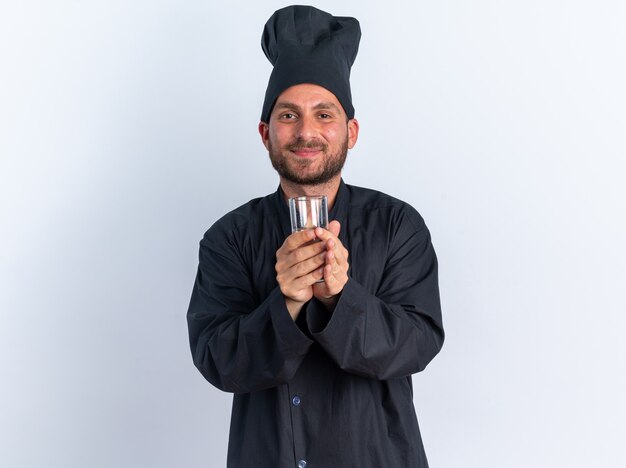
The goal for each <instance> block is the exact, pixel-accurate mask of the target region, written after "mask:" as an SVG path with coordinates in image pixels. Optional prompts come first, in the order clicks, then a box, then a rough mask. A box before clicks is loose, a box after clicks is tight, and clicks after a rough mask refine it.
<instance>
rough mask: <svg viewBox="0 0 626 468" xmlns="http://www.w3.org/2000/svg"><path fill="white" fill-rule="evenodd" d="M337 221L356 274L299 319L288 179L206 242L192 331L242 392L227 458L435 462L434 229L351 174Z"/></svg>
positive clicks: (235, 461) (345, 465) (309, 463)
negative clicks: (427, 434) (285, 291)
mask: <svg viewBox="0 0 626 468" xmlns="http://www.w3.org/2000/svg"><path fill="white" fill-rule="evenodd" d="M330 219H331V220H332V219H336V220H338V221H339V222H340V223H341V232H340V234H339V239H340V240H341V242H342V243H343V245H344V246H345V248H346V249H347V250H348V252H349V263H350V269H349V271H348V276H349V279H348V282H347V284H346V285H345V287H344V289H343V291H342V292H341V295H340V297H339V301H338V302H337V305H336V307H335V309H334V311H333V312H332V313H328V312H327V311H326V309H325V308H324V306H323V305H322V304H321V303H320V302H318V301H317V300H316V299H312V300H311V301H309V302H308V303H307V304H306V305H305V307H304V308H303V310H302V312H301V313H300V316H299V318H298V320H297V321H296V322H295V323H294V321H293V320H292V319H291V316H290V315H289V313H288V311H287V308H286V305H285V299H284V297H283V296H282V294H281V291H280V289H279V287H278V284H277V282H276V271H275V264H276V251H277V250H278V248H279V247H280V246H281V245H282V244H283V242H284V240H285V238H286V237H287V236H288V235H289V234H290V223H289V210H288V206H287V204H286V202H285V199H284V195H283V192H282V190H281V189H280V188H279V189H278V191H276V193H274V194H272V195H268V196H266V197H263V198H257V199H254V200H251V201H250V202H248V203H246V204H245V205H243V206H241V207H239V208H237V209H236V210H234V211H232V212H230V213H228V214H227V215H225V216H224V217H223V218H221V219H220V220H219V221H217V222H216V223H215V224H214V225H213V226H212V227H211V228H210V229H209V230H208V231H207V232H206V234H205V235H204V238H203V239H202V241H201V242H200V264H199V267H198V273H197V277H196V281H195V285H194V288H193V293H192V296H191V303H190V306H189V311H188V315H187V319H188V325H189V336H190V342H191V351H192V355H193V360H194V363H195V365H196V366H197V368H198V369H199V370H200V372H201V373H202V375H203V376H204V377H205V378H206V379H207V380H208V381H209V382H211V383H212V384H213V385H215V386H216V387H217V388H219V389H221V390H224V391H227V392H232V393H234V397H233V407H232V417H231V428H230V442H229V447H228V467H229V468H252V467H263V468H304V467H306V468H352V467H354V468H357V467H358V468H409V467H410V468H424V467H427V466H428V462H427V460H426V455H425V453H424V448H423V446H422V441H421V436H420V432H419V428H418V423H417V418H416V415H415V409H414V406H413V389H412V384H411V374H413V373H416V372H419V371H421V370H423V369H424V368H425V367H426V365H427V364H428V363H429V362H430V360H431V359H432V358H433V357H434V356H435V355H436V354H437V352H438V351H439V350H440V348H441V346H442V344H443V340H444V332H443V327H442V321H441V308H440V303H439V289H438V282H437V259H436V257H435V252H434V250H433V247H432V244H431V240H430V234H429V232H428V229H427V228H426V226H425V224H424V221H423V219H422V217H421V216H420V215H419V214H418V212H417V211H415V209H413V208H412V207H411V206H409V205H408V204H406V203H404V202H401V201H399V200H397V199H395V198H392V197H390V196H388V195H385V194H382V193H380V192H376V191H373V190H369V189H364V188H359V187H354V186H350V185H346V184H344V182H343V181H342V182H341V185H340V187H339V192H338V194H337V198H336V200H335V204H334V206H333V208H332V211H331V213H330Z"/></svg>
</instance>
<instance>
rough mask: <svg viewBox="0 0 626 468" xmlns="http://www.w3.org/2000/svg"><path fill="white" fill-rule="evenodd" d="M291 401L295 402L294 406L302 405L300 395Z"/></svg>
mask: <svg viewBox="0 0 626 468" xmlns="http://www.w3.org/2000/svg"><path fill="white" fill-rule="evenodd" d="M291 402H292V403H293V406H300V397H299V396H298V395H296V396H295V397H293V398H292V399H291ZM300 461H304V460H300ZM298 463H300V462H298ZM304 465H305V466H306V462H304Z"/></svg>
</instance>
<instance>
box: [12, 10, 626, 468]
mask: <svg viewBox="0 0 626 468" xmlns="http://www.w3.org/2000/svg"><path fill="white" fill-rule="evenodd" d="M0 5H1V6H0V372H1V375H2V384H1V385H0V421H2V422H1V423H0V466H2V467H10V468H14V467H15V468H22V467H29V468H30V467H46V468H57V467H58V468H83V467H90V468H101V467H107V468H126V467H129V468H130V467H133V468H135V467H151V468H162V467H163V468H165V467H168V468H169V467H172V468H180V467H182V468H193V467H220V466H225V458H226V444H227V436H228V421H229V413H230V395H228V394H223V393H221V392H219V391H217V390H215V389H213V388H212V387H210V385H209V384H208V383H207V382H205V381H204V380H203V379H202V377H201V376H200V374H199V373H198V372H197V371H196V370H195V368H194V367H193V365H192V362H191V357H190V353H189V350H188V343H187V334H186V333H187V331H186V322H185V313H186V308H187V304H188V300H189V295H190V293H191V287H192V284H193V280H194V275H195V268H196V262H197V247H198V241H199V239H200V238H201V236H202V234H203V233H204V231H205V230H206V229H207V228H208V227H209V226H210V224H211V223H212V222H213V221H215V220H216V219H217V218H218V217H219V216H221V215H222V214H223V213H225V212H226V211H229V210H230V209H232V208H234V207H235V206H238V205H239V204H241V203H243V202H245V201H247V200H248V199H250V198H252V197H255V196H260V195H264V194H266V193H269V192H272V191H273V190H275V188H276V185H277V177H276V175H275V174H274V172H273V170H272V169H271V166H270V164H269V162H268V161H267V156H266V154H265V151H264V149H263V147H262V146H261V144H260V141H259V138H258V135H257V133H256V125H257V123H258V117H259V114H260V110H261V104H262V99H263V93H264V90H265V85H266V83H267V78H268V77H269V73H270V65H269V63H268V62H267V61H266V59H265V57H264V56H263V54H262V52H261V49H260V35H261V31H262V27H263V24H264V22H265V21H266V20H267V18H268V17H269V16H270V14H271V13H272V12H273V11H274V10H275V9H277V8H279V7H282V6H284V5H285V3H283V2H277V1H265V2H253V1H251V0H250V1H247V2H239V3H234V4H232V6H226V5H225V4H222V3H219V4H215V3H212V2H207V1H204V2H201V1H174V0H161V1H147V0H144V1H131V2H128V1H119V0H117V1H112V0H108V1H104V0H103V1H90V2H76V1H69V0H68V1H56V2H43V1H41V2H35V1H32V0H31V1H20V2H9V1H6V2H3V3H2V4H0ZM316 5H317V6H318V7H320V8H322V9H325V10H327V11H330V12H332V13H333V14H336V15H349V16H355V17H357V18H358V19H359V20H360V22H361V26H362V30H363V39H362V42H361V51H360V54H359V56H358V58H357V61H356V63H355V66H354V68H353V80H352V85H353V95H354V102H355V107H356V109H357V117H358V118H359V120H360V123H361V138H360V141H359V143H358V145H357V147H356V148H355V149H354V150H353V151H352V152H351V154H350V155H349V162H348V165H347V167H346V171H345V173H344V176H345V179H346V181H347V182H348V183H352V184H355V185H362V186H368V187H372V188H377V189H379V190H383V191H386V192H388V193H390V194H392V195H395V196H397V197H399V198H402V199H405V200H406V201H409V202H410V203H411V204H413V205H414V206H415V207H416V208H417V209H418V210H419V211H420V212H421V213H422V215H423V216H424V217H425V219H426V221H427V223H428V225H429V227H430V229H431V232H432V234H433V239H434V243H435V247H436V249H437V251H438V254H439V258H440V272H441V275H440V282H441V293H442V301H443V306H444V320H445V325H446V328H447V341H446V344H445V346H444V350H443V351H442V353H441V354H440V355H439V356H438V357H437V358H436V359H435V361H434V362H433V363H432V364H431V366H430V367H429V368H428V369H427V370H426V371H425V372H424V373H423V374H420V375H418V376H416V377H415V378H414V381H415V387H416V395H415V404H416V407H417V410H418V415H419V417H420V424H421V428H422V432H423V436H424V442H425V445H426V450H427V453H428V456H429V459H430V462H431V466H432V467H433V468H458V467H489V468H502V467H507V468H518V467H519V468H527V467H531V466H532V467H534V468H540V467H569V468H578V467H580V468H582V467H589V466H593V467H603V468H612V467H622V466H624V464H625V463H626V461H625V457H624V455H623V454H624V451H623V449H622V448H620V447H619V446H620V445H623V440H624V438H625V436H626V422H625V421H626V408H625V403H624V395H626V379H625V377H624V375H623V374H624V370H625V368H626V366H625V364H626V363H625V360H624V356H626V349H625V348H626V346H625V344H624V340H623V334H624V332H625V328H626V327H625V325H626V320H625V319H624V314H625V313H626V307H625V306H624V285H625V284H626V273H625V272H626V249H625V248H624V241H625V240H626V223H625V221H624V215H625V213H626V189H625V188H624V183H623V179H624V178H625V176H626V171H624V169H625V164H624V157H625V156H626V142H625V137H624V133H625V132H624V130H625V128H626V111H625V109H626V92H625V90H624V83H626V30H625V29H624V24H623V23H624V19H625V18H626V6H625V4H624V2H621V1H619V0H615V1H610V0H596V1H594V2H592V1H586V2H583V1H575V0H574V1H564V0H563V1H556V0H542V1H538V0H528V1H524V2H521V1H519V2H513V1H500V2H495V1H487V0H481V1H474V2H464V1H438V2H422V1H417V2H416V1H407V2H400V1H393V0H390V1H387V2H374V1H371V2H363V1H357V0H355V1H352V2H338V1H320V2H318V3H317V4H316Z"/></svg>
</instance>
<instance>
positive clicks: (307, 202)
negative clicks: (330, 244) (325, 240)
mask: <svg viewBox="0 0 626 468" xmlns="http://www.w3.org/2000/svg"><path fill="white" fill-rule="evenodd" d="M289 215H290V217H291V232H292V233H294V232H297V231H303V230H305V229H313V228H316V227H321V228H324V229H328V198H326V195H321V196H318V197H295V198H290V199H289ZM313 242H319V240H318V239H315V240H313ZM323 282H324V278H322V279H320V280H317V283H323Z"/></svg>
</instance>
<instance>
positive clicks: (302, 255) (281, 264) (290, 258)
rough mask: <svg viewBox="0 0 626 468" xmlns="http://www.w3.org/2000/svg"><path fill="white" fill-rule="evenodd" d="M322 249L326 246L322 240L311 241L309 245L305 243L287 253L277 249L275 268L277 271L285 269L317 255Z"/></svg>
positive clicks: (324, 249)
mask: <svg viewBox="0 0 626 468" xmlns="http://www.w3.org/2000/svg"><path fill="white" fill-rule="evenodd" d="M324 251H326V246H325V245H324V243H323V242H313V243H311V244H310V245H305V246H304V247H300V248H298V249H296V250H293V251H291V252H287V253H285V252H284V251H281V250H280V249H279V251H278V252H277V253H276V260H277V262H276V269H277V271H283V270H287V269H289V268H291V267H293V266H294V265H296V264H298V263H301V262H304V261H306V260H309V259H310V258H312V257H315V256H316V255H319V254H320V253H322V252H324Z"/></svg>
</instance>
